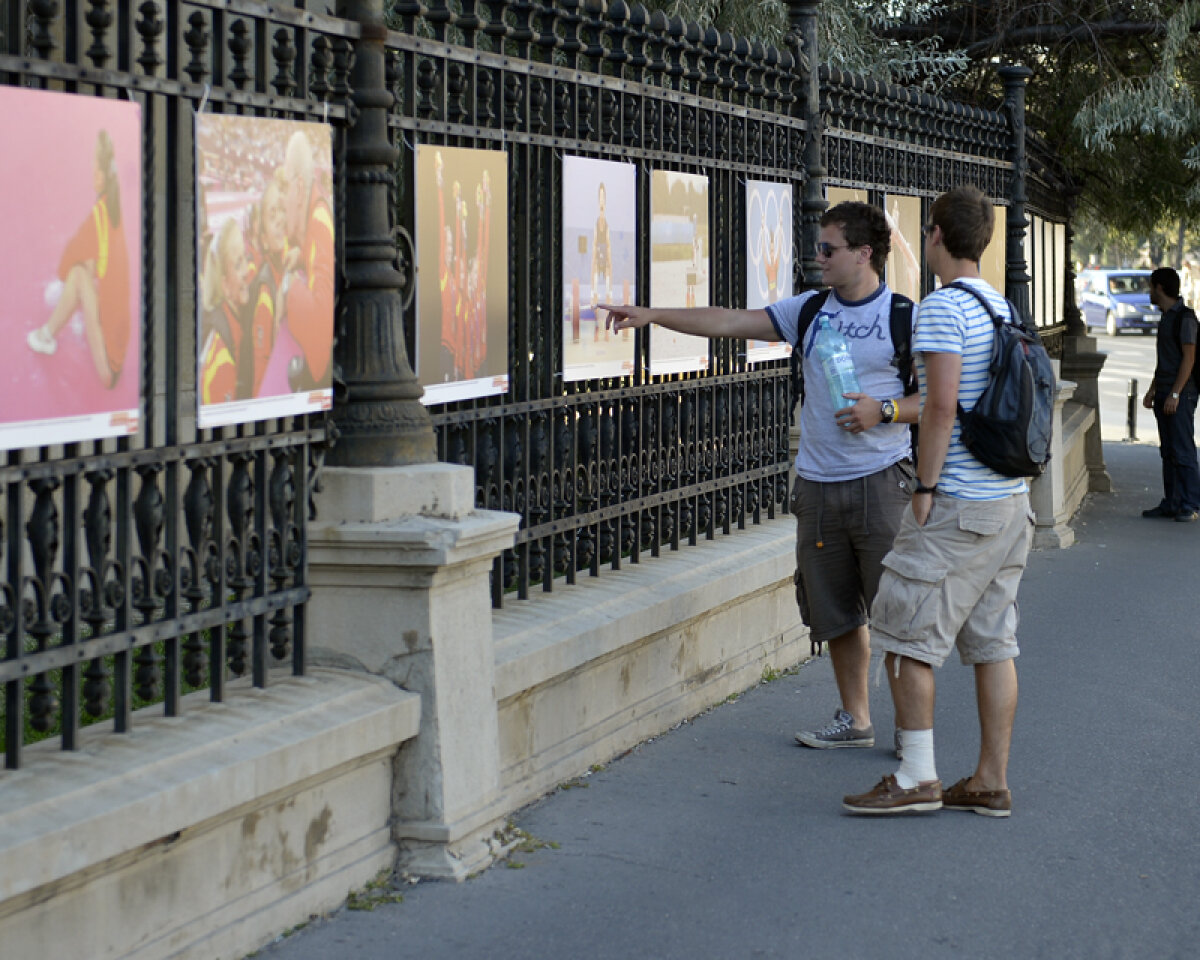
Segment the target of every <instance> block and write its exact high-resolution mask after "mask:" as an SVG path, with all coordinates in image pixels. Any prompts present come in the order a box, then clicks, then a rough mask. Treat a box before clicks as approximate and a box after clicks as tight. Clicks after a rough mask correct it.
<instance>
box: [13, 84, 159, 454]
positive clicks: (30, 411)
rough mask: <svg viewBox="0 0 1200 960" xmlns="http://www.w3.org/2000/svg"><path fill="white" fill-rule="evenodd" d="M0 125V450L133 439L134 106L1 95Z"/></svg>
mask: <svg viewBox="0 0 1200 960" xmlns="http://www.w3.org/2000/svg"><path fill="white" fill-rule="evenodd" d="M0 125H2V126H3V128H4V129H5V130H8V131H9V132H10V133H9V136H8V137H7V138H6V139H5V144H4V148H3V149H2V150H0V183H3V184H4V189H3V190H0V218H3V219H2V220H0V222H3V223H4V224H5V225H6V229H5V231H4V233H3V235H0V279H2V280H3V284H4V295H3V297H2V298H0V326H2V327H3V329H4V330H5V331H6V333H5V342H6V344H7V346H6V348H5V349H4V350H2V351H0V398H2V400H0V449H4V450H15V449H20V448H22V447H35V446H42V445H46V444H56V443H72V442H75V441H78V440H93V439H100V438H102V437H115V436H126V435H129V434H134V433H137V431H138V415H139V409H140V407H139V403H140V398H141V381H140V372H141V364H140V363H139V357H140V354H141V339H142V338H141V330H142V321H141V289H142V247H141V237H142V230H141V223H142V173H141V156H142V136H141V130H142V122H141V107H140V106H138V105H137V104H135V103H129V102H127V101H124V100H110V99H104V98H99V97H87V96H75V95H72V94H61V93H48V92H46V91H41V90H26V89H24V88H20V87H0Z"/></svg>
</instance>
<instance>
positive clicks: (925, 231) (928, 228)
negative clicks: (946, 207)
mask: <svg viewBox="0 0 1200 960" xmlns="http://www.w3.org/2000/svg"><path fill="white" fill-rule="evenodd" d="M934 226H935V225H934V224H932V223H927V224H925V226H923V227H921V236H923V237H927V236H929V235H930V234H931V233H933V228H934Z"/></svg>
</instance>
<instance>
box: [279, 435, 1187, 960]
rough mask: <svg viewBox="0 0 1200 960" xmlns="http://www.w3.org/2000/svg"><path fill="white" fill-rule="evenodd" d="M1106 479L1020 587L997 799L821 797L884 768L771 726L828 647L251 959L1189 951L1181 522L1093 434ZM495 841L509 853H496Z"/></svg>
mask: <svg viewBox="0 0 1200 960" xmlns="http://www.w3.org/2000/svg"><path fill="white" fill-rule="evenodd" d="M1105 455H1106V457H1107V461H1108V465H1109V470H1110V472H1111V474H1112V476H1113V480H1114V482H1115V484H1116V485H1117V488H1118V492H1117V493H1116V494H1115V495H1111V496H1109V495H1102V496H1094V497H1092V498H1090V499H1089V502H1088V503H1087V505H1085V507H1084V509H1083V511H1082V513H1081V515H1080V517H1079V518H1078V519H1077V520H1076V522H1075V530H1076V535H1077V542H1076V544H1075V545H1074V546H1073V547H1071V548H1070V549H1068V550H1059V551H1038V552H1035V553H1034V554H1033V555H1032V556H1031V558H1030V564H1029V570H1028V573H1027V575H1026V578H1025V582H1024V584H1023V586H1022V589H1021V607H1022V614H1023V624H1022V629H1021V631H1020V638H1021V641H1022V646H1023V650H1024V653H1023V655H1022V656H1021V658H1020V660H1019V661H1018V668H1019V670H1020V674H1021V683H1022V689H1021V705H1020V708H1019V710H1018V714H1017V730H1016V735H1015V742H1014V747H1013V757H1012V763H1011V767H1010V784H1011V786H1012V788H1013V802H1014V813H1013V816H1012V818H1011V819H1009V820H993V819H990V818H985V817H980V816H975V815H973V814H970V813H965V812H957V811H941V812H940V813H937V814H933V815H929V816H922V817H914V818H908V819H862V818H854V817H849V816H844V815H843V814H842V811H841V804H840V800H841V796H842V794H843V793H848V792H859V791H861V790H866V789H867V788H869V787H870V786H871V785H872V784H874V783H875V782H876V781H877V780H878V779H879V777H880V775H882V774H883V773H887V772H890V771H891V770H893V769H894V768H895V766H896V764H895V761H894V760H893V759H892V757H891V755H890V753H889V752H888V750H887V749H886V748H887V747H888V746H890V744H891V739H892V738H891V734H892V725H891V722H890V700H889V697H888V694H887V690H886V680H884V681H882V684H881V686H880V687H879V688H877V689H876V688H872V703H873V706H874V709H875V710H876V716H875V721H876V730H877V731H878V733H877V741H878V744H879V745H878V747H877V748H876V749H874V750H838V751H812V750H806V749H803V748H800V747H796V746H795V745H794V744H793V742H792V732H793V731H794V730H795V729H798V728H799V727H800V726H802V725H810V724H815V723H820V722H823V721H824V720H825V719H826V718H827V716H828V715H829V714H830V713H831V712H832V710H833V708H834V706H835V705H836V703H835V694H834V688H833V679H832V673H831V670H830V666H829V662H828V658H822V659H821V660H819V661H817V662H815V663H811V664H809V665H806V666H804V667H802V668H801V669H800V670H799V671H798V672H797V673H795V674H793V675H789V676H785V677H782V678H780V679H778V680H775V681H774V682H771V683H767V684H762V685H760V686H758V687H757V688H755V689H753V690H751V691H749V692H747V693H746V694H744V695H743V696H742V697H740V698H739V699H737V700H736V702H733V703H730V704H727V705H723V706H721V707H719V708H717V709H715V710H712V711H710V712H709V713H707V714H705V715H703V716H701V717H698V718H696V719H695V720H693V721H691V722H689V723H686V724H684V725H682V726H680V727H679V728H677V729H676V730H674V731H672V732H671V733H669V734H667V735H665V736H662V737H659V738H657V739H655V740H653V741H650V742H648V743H645V744H642V745H641V746H639V747H638V748H637V749H635V750H634V751H632V752H631V753H629V754H628V755H626V756H625V757H624V758H622V759H620V760H618V761H615V762H613V763H612V764H610V765H608V767H607V768H606V769H604V770H603V771H602V772H599V773H595V774H593V775H591V776H590V777H588V778H586V780H585V781H584V782H585V783H586V789H584V788H576V789H570V790H560V791H558V792H557V793H555V794H553V795H551V796H549V797H546V798H544V799H543V800H541V801H539V802H538V803H536V804H534V805H532V806H531V807H528V808H526V809H525V810H522V811H520V812H519V813H518V814H517V816H516V817H515V820H516V823H517V824H518V825H519V826H520V827H521V828H523V829H524V830H526V831H528V833H529V834H531V835H532V836H534V837H537V838H539V839H541V840H545V841H552V842H554V843H555V844H557V845H558V846H557V848H549V847H547V848H544V849H540V850H536V851H535V852H531V853H518V854H515V855H514V857H513V860H514V861H516V862H514V863H513V864H511V865H510V866H505V865H504V864H499V865H497V866H495V867H493V868H492V869H490V870H488V871H487V872H485V873H484V874H482V875H481V876H479V877H477V878H475V879H473V880H470V881H468V882H466V883H464V884H457V885H456V884H448V883H421V884H418V885H416V886H410V887H407V888H405V889H404V890H403V895H404V901H403V902H402V903H396V904H385V905H382V906H380V907H379V908H378V909H376V910H375V911H374V912H370V913H367V912H357V911H346V910H343V911H341V912H339V913H337V914H336V915H334V916H333V917H331V918H329V919H326V920H322V921H319V922H315V923H313V924H311V925H309V926H308V927H307V928H305V929H304V930H302V931H300V932H299V933H296V934H294V935H292V936H291V937H288V938H286V939H284V940H282V941H280V942H278V943H277V944H275V945H273V946H271V947H269V948H267V949H264V950H262V951H260V952H259V954H258V956H260V957H264V958H273V960H341V958H356V960H385V958H386V960H393V958H407V957H414V958H418V957H419V958H423V960H443V958H446V960H449V958H454V960H485V958H486V960H516V958H537V960H541V958H554V960H575V958H588V960H607V958H612V960H625V958H655V960H657V958H662V960H674V958H679V960H708V958H758V957H772V958H774V957H779V958H822V960H823V958H830V960H854V958H860V957H864V958H865V957H880V958H887V960H907V958H921V960H930V958H943V957H944V958H960V957H961V958H993V957H994V958H1022V960H1024V958H1032V957H1046V958H1056V960H1057V958H1084V957H1086V958H1089V960H1092V958H1117V957H1131V958H1132V957H1137V958H1142V957H1154V958H1156V960H1165V958H1194V957H1197V956H1200V790H1198V789H1197V781H1196V780H1195V779H1193V778H1194V777H1196V775H1197V766H1198V764H1197V753H1198V751H1197V740H1198V737H1197V732H1196V727H1197V715H1198V713H1200V708H1198V703H1200V656H1198V655H1197V646H1198V641H1200V602H1198V599H1200V524H1176V523H1171V522H1168V521H1150V520H1144V519H1142V517H1141V515H1140V514H1141V510H1142V508H1143V507H1147V506H1151V505H1153V504H1154V503H1156V502H1157V500H1158V492H1157V491H1158V489H1159V457H1158V448H1157V447H1156V446H1149V445H1136V444H1135V445H1120V444H1109V445H1107V446H1106V448H1105ZM938 683H939V689H938V694H939V696H938V704H937V714H936V717H937V720H936V728H935V729H936V734H935V736H936V746H937V759H938V772H939V775H940V776H941V778H942V780H943V781H944V782H946V783H952V782H953V781H955V780H957V779H958V778H959V777H961V776H965V775H966V774H967V773H969V772H970V770H971V768H972V766H973V762H974V757H975V753H976V750H977V732H976V731H977V725H976V721H975V712H974V710H975V708H974V694H973V686H972V683H971V671H969V670H967V669H964V668H963V667H962V666H960V665H959V664H958V662H957V660H951V661H950V662H948V663H947V664H946V666H945V667H943V668H942V669H941V671H939V673H938ZM517 862H519V863H521V864H523V865H524V866H523V868H521V869H514V867H516V866H517Z"/></svg>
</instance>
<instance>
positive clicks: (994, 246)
mask: <svg viewBox="0 0 1200 960" xmlns="http://www.w3.org/2000/svg"><path fill="white" fill-rule="evenodd" d="M992 210H993V212H994V213H995V215H996V226H995V227H994V228H993V229H992V239H991V242H990V243H989V244H988V245H987V249H986V250H984V251H983V256H982V257H980V259H979V275H980V276H981V277H983V279H984V280H986V281H987V282H988V283H990V284H991V285H992V287H993V288H995V289H996V290H1000V291H1003V290H1004V277H1005V273H1006V272H1007V269H1008V268H1007V259H1006V257H1005V254H1006V253H1007V250H1008V207H1005V206H1003V205H1002V204H999V203H994V204H993V205H992ZM1025 241H1026V243H1028V242H1029V234H1028V232H1027V233H1026V235H1025Z"/></svg>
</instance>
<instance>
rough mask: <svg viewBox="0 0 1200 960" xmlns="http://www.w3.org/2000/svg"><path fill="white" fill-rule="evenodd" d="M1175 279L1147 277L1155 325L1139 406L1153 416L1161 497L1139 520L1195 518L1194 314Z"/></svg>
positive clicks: (1198, 499)
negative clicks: (1152, 359)
mask: <svg viewBox="0 0 1200 960" xmlns="http://www.w3.org/2000/svg"><path fill="white" fill-rule="evenodd" d="M1179 289H1180V281H1179V274H1178V273H1176V272H1175V271H1174V270H1172V269H1171V268H1170V267H1159V268H1158V269H1157V270H1155V271H1154V272H1153V273H1152V274H1150V302H1151V303H1153V304H1154V305H1155V306H1156V307H1158V309H1159V310H1161V311H1162V318H1161V319H1160V320H1159V321H1158V342H1157V351H1156V352H1157V360H1156V363H1155V367H1154V380H1153V381H1152V382H1151V384H1150V389H1149V390H1147V391H1146V396H1145V397H1143V398H1142V406H1144V407H1145V408H1146V409H1147V410H1153V411H1154V419H1155V421H1156V422H1157V423H1158V451H1159V454H1160V455H1161V456H1162V483H1163V497H1162V500H1160V501H1159V502H1158V505H1157V506H1154V507H1151V508H1150V509H1148V510H1143V511H1142V516H1143V517H1161V518H1163V519H1172V518H1173V519H1175V520H1176V521H1178V522H1180V523H1187V522H1189V521H1195V520H1196V519H1197V517H1200V514H1198V513H1197V511H1200V471H1198V470H1197V467H1196V441H1195V436H1194V433H1193V431H1194V429H1195V422H1196V381H1195V379H1194V378H1193V376H1192V374H1193V372H1194V369H1195V362H1196V333H1197V330H1196V312H1195V311H1194V310H1193V309H1192V308H1191V307H1189V306H1187V305H1186V304H1185V303H1184V302H1183V300H1182V299H1181V298H1180V296H1179Z"/></svg>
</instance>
